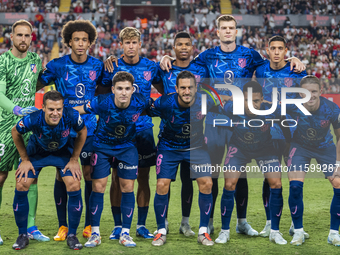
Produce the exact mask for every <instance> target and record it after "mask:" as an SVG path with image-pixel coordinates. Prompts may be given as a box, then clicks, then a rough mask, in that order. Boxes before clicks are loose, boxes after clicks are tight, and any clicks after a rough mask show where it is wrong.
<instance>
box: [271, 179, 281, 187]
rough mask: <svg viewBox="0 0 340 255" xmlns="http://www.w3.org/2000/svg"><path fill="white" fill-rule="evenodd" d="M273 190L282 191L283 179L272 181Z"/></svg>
mask: <svg viewBox="0 0 340 255" xmlns="http://www.w3.org/2000/svg"><path fill="white" fill-rule="evenodd" d="M269 186H270V188H271V189H281V187H282V183H281V179H278V180H272V181H271V182H270V184H269Z"/></svg>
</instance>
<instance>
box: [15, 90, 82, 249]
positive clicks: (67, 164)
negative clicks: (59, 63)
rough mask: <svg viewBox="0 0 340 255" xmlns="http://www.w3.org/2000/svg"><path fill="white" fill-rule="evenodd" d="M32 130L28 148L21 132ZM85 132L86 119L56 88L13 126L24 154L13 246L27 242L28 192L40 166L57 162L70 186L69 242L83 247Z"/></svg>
mask: <svg viewBox="0 0 340 255" xmlns="http://www.w3.org/2000/svg"><path fill="white" fill-rule="evenodd" d="M71 128H73V129H74V130H75V131H76V132H77V133H78V136H77V138H76V140H75V142H74V148H72V147H73V146H72V143H70V130H71ZM30 131H32V132H33V134H32V135H31V137H30V140H29V142H28V145H27V147H26V148H25V144H24V140H23V137H22V135H23V134H25V133H28V132H30ZM86 136H87V130H86V127H85V125H84V121H83V119H82V118H81V117H80V115H79V113H78V112H77V111H76V110H74V109H72V108H64V98H63V96H62V95H61V94H60V93H59V92H57V91H49V92H47V93H46V94H45V95H44V98H43V108H42V110H40V111H37V112H34V113H32V114H30V115H27V116H26V117H24V118H22V119H21V120H20V121H19V122H18V123H17V125H16V126H14V127H13V128H12V137H13V141H14V143H15V146H16V147H17V149H18V152H19V154H20V157H21V162H20V165H19V167H18V169H17V171H16V173H15V176H16V178H17V182H16V189H15V195H14V201H13V210H14V216H15V221H16V224H17V226H18V228H19V237H18V238H17V241H16V243H15V244H14V245H13V249H15V250H21V249H23V248H25V247H26V246H27V245H28V237H27V216H28V210H29V206H28V199H27V193H28V189H29V187H30V185H31V184H32V183H33V181H34V180H35V179H36V178H38V176H39V173H40V171H41V169H42V168H43V167H46V166H55V167H57V168H58V169H59V171H60V175H61V176H62V178H63V181H64V182H65V185H66V188H67V193H68V196H69V200H68V217H69V223H70V224H69V225H70V227H69V231H68V236H67V245H68V246H69V247H70V248H71V249H74V250H79V249H81V248H82V244H81V243H79V241H78V238H77V237H76V233H77V228H78V225H79V221H80V218H81V213H82V209H83V202H82V201H83V200H82V197H81V190H80V180H81V175H82V173H81V171H80V167H79V163H78V158H79V154H80V152H81V149H82V147H83V145H84V143H85V139H86Z"/></svg>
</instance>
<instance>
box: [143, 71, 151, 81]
mask: <svg viewBox="0 0 340 255" xmlns="http://www.w3.org/2000/svg"><path fill="white" fill-rule="evenodd" d="M144 79H145V80H147V81H150V80H151V71H144Z"/></svg>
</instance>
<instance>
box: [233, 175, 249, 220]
mask: <svg viewBox="0 0 340 255" xmlns="http://www.w3.org/2000/svg"><path fill="white" fill-rule="evenodd" d="M235 202H236V212H237V218H238V219H240V218H241V219H243V218H247V206H248V181H247V178H239V179H238V182H237V184H236V189H235Z"/></svg>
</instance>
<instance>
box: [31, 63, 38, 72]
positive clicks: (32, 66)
mask: <svg viewBox="0 0 340 255" xmlns="http://www.w3.org/2000/svg"><path fill="white" fill-rule="evenodd" d="M31 71H32V72H33V73H37V66H36V64H31Z"/></svg>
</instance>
